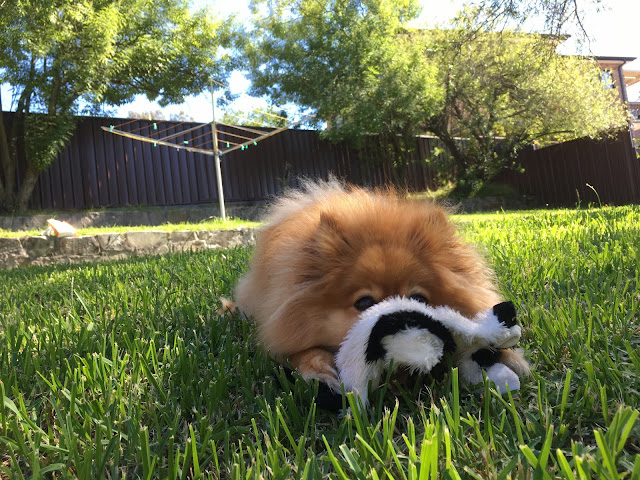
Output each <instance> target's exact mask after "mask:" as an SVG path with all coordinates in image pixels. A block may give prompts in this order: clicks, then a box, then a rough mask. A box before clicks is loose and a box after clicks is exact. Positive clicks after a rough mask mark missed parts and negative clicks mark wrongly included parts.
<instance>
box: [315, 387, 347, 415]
mask: <svg viewBox="0 0 640 480" xmlns="http://www.w3.org/2000/svg"><path fill="white" fill-rule="evenodd" d="M316 405H318V407H320V408H322V409H324V410H330V411H332V412H337V411H339V410H341V409H342V393H336V392H334V391H333V390H331V388H329V385H327V384H326V383H324V382H319V383H318V396H317V397H316Z"/></svg>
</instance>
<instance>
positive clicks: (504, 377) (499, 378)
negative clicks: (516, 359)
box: [485, 363, 520, 394]
mask: <svg viewBox="0 0 640 480" xmlns="http://www.w3.org/2000/svg"><path fill="white" fill-rule="evenodd" d="M485 373H486V375H487V378H488V379H489V381H491V382H493V383H495V385H496V388H497V389H498V391H499V392H500V394H505V393H507V389H509V390H511V391H512V392H514V391H516V390H520V378H519V377H518V375H517V374H516V372H514V371H513V370H511V369H510V368H509V367H507V366H506V365H505V364H504V363H496V364H495V365H493V366H491V367H489V368H488V369H487V370H486V371H485Z"/></svg>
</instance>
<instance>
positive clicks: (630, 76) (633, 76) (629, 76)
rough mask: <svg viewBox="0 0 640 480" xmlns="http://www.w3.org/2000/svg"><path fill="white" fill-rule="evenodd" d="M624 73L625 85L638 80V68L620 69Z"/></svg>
mask: <svg viewBox="0 0 640 480" xmlns="http://www.w3.org/2000/svg"><path fill="white" fill-rule="evenodd" d="M622 73H623V75H624V84H625V85H626V86H627V87H630V86H631V85H635V84H636V83H638V82H640V70H622Z"/></svg>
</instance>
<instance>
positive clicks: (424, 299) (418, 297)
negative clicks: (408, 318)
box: [409, 293, 429, 305]
mask: <svg viewBox="0 0 640 480" xmlns="http://www.w3.org/2000/svg"><path fill="white" fill-rule="evenodd" d="M409 298H411V299H413V300H417V301H419V302H420V303H424V304H425V305H429V300H427V297H425V296H424V295H420V294H419V293H414V294H413V295H411V296H410V297H409Z"/></svg>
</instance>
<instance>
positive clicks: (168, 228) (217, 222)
mask: <svg viewBox="0 0 640 480" xmlns="http://www.w3.org/2000/svg"><path fill="white" fill-rule="evenodd" d="M259 226H260V223H259V222H253V221H249V220H241V219H236V218H228V219H227V220H225V221H222V219H221V218H214V219H212V220H207V221H202V222H195V223H187V222H184V223H164V224H161V225H141V226H135V227H129V226H119V225H113V226H108V227H87V228H78V229H77V231H76V234H77V235H78V236H80V235H98V234H100V233H126V232H143V231H148V230H155V231H161V232H177V231H181V230H188V231H202V230H230V229H233V228H242V227H246V228H256V227H259ZM43 230H44V228H42V229H39V230H38V229H32V230H20V231H12V230H4V229H2V228H0V238H1V237H6V238H20V237H28V236H33V235H41V234H42V231H43Z"/></svg>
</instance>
